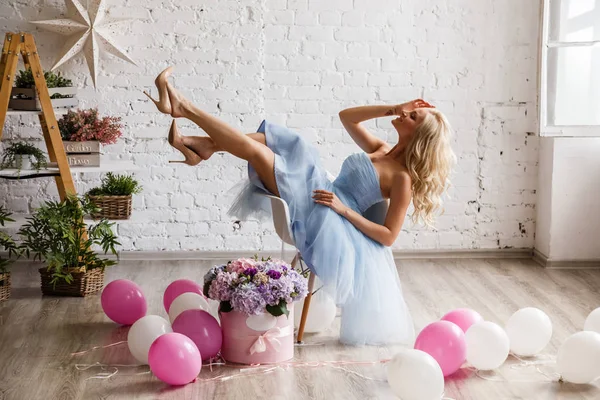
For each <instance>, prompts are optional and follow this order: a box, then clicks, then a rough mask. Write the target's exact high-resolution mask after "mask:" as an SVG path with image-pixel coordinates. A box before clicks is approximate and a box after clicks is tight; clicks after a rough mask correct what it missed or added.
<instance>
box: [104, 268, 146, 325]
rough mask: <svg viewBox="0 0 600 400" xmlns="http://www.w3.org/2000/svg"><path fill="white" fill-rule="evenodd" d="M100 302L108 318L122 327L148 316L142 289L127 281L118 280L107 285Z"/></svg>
mask: <svg viewBox="0 0 600 400" xmlns="http://www.w3.org/2000/svg"><path fill="white" fill-rule="evenodd" d="M100 302H101V304H102V309H103V310H104V313H105V314H106V316H107V317H108V318H110V319H112V320H113V321H114V322H116V323H117V324H121V325H133V323H134V322H135V321H137V320H138V319H140V318H142V317H143V316H144V315H146V311H147V309H148V305H147V303H146V298H145V297H144V293H142V289H141V288H140V287H139V286H138V285H137V284H136V283H135V282H132V281H130V280H127V279H117V280H115V281H112V282H110V283H109V284H108V285H106V287H105V288H104V290H102V295H101V297H100Z"/></svg>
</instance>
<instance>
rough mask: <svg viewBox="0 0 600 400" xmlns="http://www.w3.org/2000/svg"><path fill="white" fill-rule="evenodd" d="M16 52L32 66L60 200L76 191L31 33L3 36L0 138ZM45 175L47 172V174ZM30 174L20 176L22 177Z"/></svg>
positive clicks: (0, 64) (15, 68)
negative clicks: (56, 168)
mask: <svg viewBox="0 0 600 400" xmlns="http://www.w3.org/2000/svg"><path fill="white" fill-rule="evenodd" d="M19 54H20V55H21V56H22V57H23V63H24V64H25V68H27V69H28V68H31V72H32V73H33V79H34V81H35V88H36V90H37V92H38V96H39V100H40V104H41V107H42V110H41V111H40V112H39V114H38V116H39V119H40V124H41V128H42V133H43V135H44V141H45V142H46V148H47V149H48V156H49V159H50V162H52V163H56V165H57V166H58V174H56V175H55V176H54V179H55V180H56V186H57V188H58V193H59V195H60V199H61V201H62V200H64V199H65V198H66V195H67V194H76V191H75V185H74V183H73V177H72V175H71V169H70V167H69V163H68V161H67V154H66V152H65V148H64V146H63V142H62V138H61V136H60V131H59V129H58V122H57V121H56V116H55V114H54V109H53V108H52V102H51V100H50V94H49V93H48V86H46V80H45V79H44V70H43V69H42V64H41V62H40V56H39V54H38V50H37V47H36V45H35V41H34V39H33V35H32V34H30V33H23V32H21V33H10V32H9V33H7V34H6V36H5V37H4V45H3V46H2V56H1V57H0V77H1V79H2V80H1V81H0V140H1V139H2V132H3V130H4V121H5V120H6V115H7V113H8V103H9V101H10V96H11V91H12V87H13V83H14V80H15V75H16V73H17V63H18V61H19ZM45 176H48V175H47V174H46V175H45ZM32 177H35V176H32ZM32 177H23V178H22V179H27V178H32Z"/></svg>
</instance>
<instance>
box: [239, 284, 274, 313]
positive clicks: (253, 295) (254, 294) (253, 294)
mask: <svg viewBox="0 0 600 400" xmlns="http://www.w3.org/2000/svg"><path fill="white" fill-rule="evenodd" d="M231 306H232V307H233V309H234V310H237V311H240V312H243V313H245V314H248V315H258V314H260V313H262V312H264V309H265V306H266V303H265V300H264V299H263V297H262V296H261V294H260V293H259V292H258V290H257V287H256V285H255V284H254V283H245V284H243V285H240V286H238V287H237V288H236V289H235V290H234V292H233V294H232V296H231Z"/></svg>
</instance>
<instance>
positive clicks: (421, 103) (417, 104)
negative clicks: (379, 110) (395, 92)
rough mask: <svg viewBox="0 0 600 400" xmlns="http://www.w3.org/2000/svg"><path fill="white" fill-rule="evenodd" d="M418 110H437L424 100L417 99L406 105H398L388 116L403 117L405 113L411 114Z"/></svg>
mask: <svg viewBox="0 0 600 400" xmlns="http://www.w3.org/2000/svg"><path fill="white" fill-rule="evenodd" d="M417 108H435V107H434V106H432V105H431V104H429V103H428V102H426V101H425V100H423V99H415V100H411V101H409V102H406V103H402V104H398V105H396V106H395V107H394V108H393V109H392V110H390V111H388V113H389V114H388V115H398V116H400V115H402V113H403V112H406V113H408V112H411V111H413V110H415V109H417Z"/></svg>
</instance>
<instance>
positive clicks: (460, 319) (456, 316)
mask: <svg viewBox="0 0 600 400" xmlns="http://www.w3.org/2000/svg"><path fill="white" fill-rule="evenodd" d="M441 320H442V321H450V322H453V323H455V324H456V325H458V326H459V327H460V329H462V331H463V332H464V333H467V330H468V329H469V328H470V327H471V325H473V324H475V323H477V322H480V321H483V317H482V316H481V315H479V313H478V312H477V311H475V310H471V309H470V308H457V309H456V310H452V311H450V312H449V313H447V314H446V315H444V316H443V317H442V318H441Z"/></svg>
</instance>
